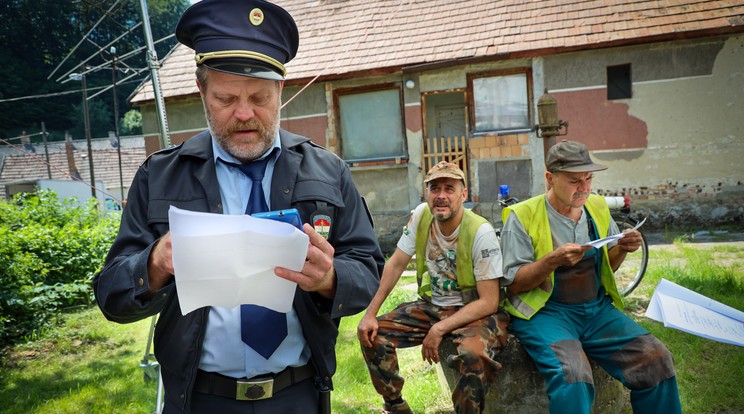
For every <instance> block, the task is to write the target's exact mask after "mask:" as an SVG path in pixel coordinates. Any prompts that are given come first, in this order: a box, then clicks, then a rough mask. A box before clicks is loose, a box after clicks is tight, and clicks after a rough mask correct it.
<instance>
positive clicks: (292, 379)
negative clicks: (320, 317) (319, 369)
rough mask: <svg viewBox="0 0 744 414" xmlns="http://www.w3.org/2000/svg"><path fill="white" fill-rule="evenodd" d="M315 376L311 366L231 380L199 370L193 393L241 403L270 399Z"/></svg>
mask: <svg viewBox="0 0 744 414" xmlns="http://www.w3.org/2000/svg"><path fill="white" fill-rule="evenodd" d="M313 374H315V370H314V369H313V367H312V364H306V365H303V366H301V367H296V368H295V367H289V368H287V369H285V370H284V371H282V372H280V373H278V374H274V375H263V376H259V377H253V378H231V377H227V376H224V375H221V374H217V373H214V372H207V371H202V370H199V371H198V372H197V374H196V384H194V391H195V392H200V393H202V394H212V395H219V396H221V397H227V398H234V399H236V400H241V401H254V400H263V399H266V398H271V397H272V396H273V395H274V393H277V392H279V391H281V390H283V389H285V388H287V387H289V386H291V385H294V384H296V383H298V382H300V381H304V380H306V379H308V378H310V377H312V376H313Z"/></svg>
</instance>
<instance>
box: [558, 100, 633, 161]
mask: <svg viewBox="0 0 744 414" xmlns="http://www.w3.org/2000/svg"><path fill="white" fill-rule="evenodd" d="M553 95H554V96H555V98H556V99H557V100H558V117H559V118H560V119H562V120H564V121H568V134H567V135H566V136H565V137H563V138H564V139H569V140H574V141H580V142H583V143H585V144H586V145H587V146H588V147H589V149H591V150H616V149H623V150H625V149H643V148H646V147H647V146H648V129H647V128H646V123H645V122H643V121H642V120H640V119H638V118H636V117H635V116H632V115H630V114H629V113H628V104H627V103H625V102H623V101H608V100H607V89H605V88H601V89H586V90H576V91H570V92H557V93H553ZM624 154H625V156H626V157H633V156H635V157H636V158H637V157H638V156H640V153H638V152H637V151H636V152H627V153H624Z"/></svg>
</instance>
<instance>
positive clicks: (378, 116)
mask: <svg viewBox="0 0 744 414" xmlns="http://www.w3.org/2000/svg"><path fill="white" fill-rule="evenodd" d="M338 106H339V113H340V120H341V139H342V145H341V148H342V149H341V152H342V154H343V158H344V160H346V161H350V162H352V161H363V160H368V159H389V158H396V157H405V156H406V149H405V148H406V147H405V132H404V127H403V116H402V112H401V102H400V89H398V88H395V89H384V90H378V91H373V92H364V93H356V94H349V95H341V96H339V97H338Z"/></svg>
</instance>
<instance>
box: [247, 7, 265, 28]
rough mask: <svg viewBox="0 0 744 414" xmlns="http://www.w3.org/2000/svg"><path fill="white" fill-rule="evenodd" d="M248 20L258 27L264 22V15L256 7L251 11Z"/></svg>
mask: <svg viewBox="0 0 744 414" xmlns="http://www.w3.org/2000/svg"><path fill="white" fill-rule="evenodd" d="M249 20H250V21H251V24H252V25H254V26H258V25H260V24H261V23H263V21H264V13H263V12H262V11H261V9H259V8H258V7H257V8H255V9H253V10H251V14H250V17H249Z"/></svg>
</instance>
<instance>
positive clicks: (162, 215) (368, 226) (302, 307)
mask: <svg viewBox="0 0 744 414" xmlns="http://www.w3.org/2000/svg"><path fill="white" fill-rule="evenodd" d="M177 37H178V39H179V41H181V43H183V44H185V45H187V46H189V47H191V48H193V49H194V50H195V52H196V59H197V63H198V64H199V65H205V66H207V67H208V68H209V69H211V70H219V71H224V72H229V73H237V74H240V75H243V76H250V77H257V78H263V79H275V80H281V79H283V78H284V76H285V69H284V64H285V63H286V62H288V61H289V60H290V59H292V58H293V57H294V56H295V54H296V52H297V45H298V35H297V28H296V25H295V23H294V21H293V20H292V18H291V16H290V15H289V14H288V13H287V12H286V11H285V10H283V9H282V8H280V7H278V6H276V5H273V4H270V3H267V2H264V1H255V0H251V1H244V0H203V1H201V2H199V3H196V4H194V5H193V6H191V7H190V8H189V9H188V10H187V11H186V12H185V13H184V15H183V16H182V18H181V21H180V22H179V24H178V27H177ZM279 135H280V141H281V145H282V151H281V153H280V155H279V157H278V158H277V160H276V164H275V166H274V173H273V176H272V180H271V191H270V194H271V199H270V203H269V205H270V206H271V208H272V209H287V208H296V209H298V210H299V212H300V216H301V217H302V219H303V222H311V220H312V217H313V216H315V215H317V214H318V213H319V212H321V213H323V215H324V216H328V217H329V218H330V219H331V226H330V231H329V234H328V241H329V242H330V244H331V245H332V246H333V247H334V250H335V253H334V260H333V265H334V269H335V274H336V293H335V297H334V298H332V299H326V298H323V297H321V296H320V295H318V294H316V293H310V292H305V291H302V290H301V289H297V291H296V295H295V298H294V302H293V308H294V310H295V311H296V312H297V315H298V318H299V320H300V323H301V325H302V330H303V333H304V337H305V340H306V342H307V344H308V347H309V349H310V353H311V357H310V363H309V364H308V367H310V368H309V369H308V368H306V367H302V368H300V369H294V368H287V369H286V370H285V371H283V372H281V373H278V374H276V375H274V376H273V377H272V378H270V379H269V380H270V381H271V382H273V383H274V384H273V385H274V391H273V395H272V397H271V398H266V399H261V400H255V401H251V400H249V401H242V400H237V399H236V398H235V395H236V394H235V393H236V392H237V390H238V387H239V386H240V384H239V383H238V380H239V379H235V378H229V377H220V376H216V375H213V376H209V377H208V378H206V379H205V378H204V377H202V376H201V371H200V370H199V361H200V355H201V351H202V344H203V341H204V336H205V332H206V327H207V318H208V315H209V311H210V310H209V308H202V309H198V310H196V311H193V312H190V313H188V314H187V315H181V312H180V305H179V302H178V295H177V292H176V289H175V284H174V283H173V282H171V283H169V284H167V285H166V286H165V287H163V288H162V289H160V290H159V291H157V292H156V293H155V295H154V296H152V297H148V295H147V293H148V291H149V282H148V276H147V265H148V258H149V256H150V252H151V251H152V249H153V247H154V246H155V244H156V242H157V241H158V239H159V238H160V237H162V236H163V235H165V234H166V233H167V232H168V229H169V224H168V209H169V207H170V206H171V205H173V206H176V207H179V208H183V209H188V210H192V211H201V212H211V213H223V207H222V199H221V195H220V187H219V183H218V180H217V175H216V171H215V164H214V157H213V153H212V146H211V145H212V143H211V140H212V137H211V136H210V134H209V133H208V132H203V133H201V134H198V135H196V136H194V137H192V138H190V139H189V140H188V141H186V142H184V143H183V144H181V145H180V146H177V147H173V148H169V149H165V150H162V151H159V152H157V153H155V154H153V155H152V156H150V157H149V158H148V159H147V160H146V161H145V162H144V163H143V164H142V165H141V166H140V168H139V170H138V171H137V174H136V175H135V178H134V180H133V182H132V185H131V189H130V192H129V196H128V203H127V206H126V208H125V210H124V212H123V214H122V221H121V227H120V230H119V233H118V235H117V237H116V240H115V241H114V244H113V245H112V247H111V250H110V251H109V254H108V256H107V258H106V263H105V266H104V269H103V270H102V271H101V272H100V273H99V274H98V275H96V277H95V279H94V281H93V287H94V292H95V296H96V300H97V303H98V305H99V307H100V308H101V310H102V312H103V314H104V315H105V316H106V317H107V318H108V319H110V320H112V321H116V322H120V323H129V322H134V321H138V320H141V319H144V318H147V317H150V316H152V315H155V314H158V313H160V317H159V319H158V324H157V327H156V330H155V339H154V343H155V355H156V357H157V359H158V362H159V363H160V365H161V368H162V378H163V384H164V388H165V412H166V413H168V412H183V413H192V412H194V413H200V412H210V413H211V412H220V413H222V412H259V413H260V412H268V413H273V412H282V413H284V412H302V413H306V412H315V411H316V410H314V409H313V408H314V407H317V406H318V402H319V401H322V400H323V398H321V396H322V395H323V394H322V393H321V392H322V391H325V390H328V389H330V388H332V387H333V384H332V382H331V377H332V376H333V374H334V372H335V370H336V358H335V350H334V347H335V342H336V337H337V335H338V324H339V321H340V318H341V317H343V316H347V315H353V314H356V313H358V312H360V311H361V310H363V309H365V308H366V306H367V305H368V304H369V301H370V300H371V298H372V297H373V296H374V294H375V292H376V291H377V288H378V286H379V275H380V273H381V272H382V268H383V265H384V258H383V256H382V253H381V252H380V249H379V245H378V244H377V239H376V236H375V233H374V230H373V229H372V223H371V219H370V215H369V212H368V211H367V208H366V206H365V205H364V201H363V200H362V198H361V196H360V195H359V193H358V191H357V189H356V188H355V186H354V184H353V181H352V179H351V173H350V171H349V169H348V167H347V166H346V164H345V163H344V161H343V160H341V159H340V158H339V157H338V156H336V155H335V154H333V153H331V152H330V151H327V150H326V149H324V148H322V147H319V146H317V145H315V144H313V143H312V142H311V141H310V140H309V139H308V138H305V137H301V136H298V135H295V134H292V133H289V132H287V131H284V130H280V133H279ZM240 380H241V381H242V380H245V381H248V382H250V381H251V379H240ZM313 404H314V405H313ZM298 409H299V410H300V411H297V410H298Z"/></svg>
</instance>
